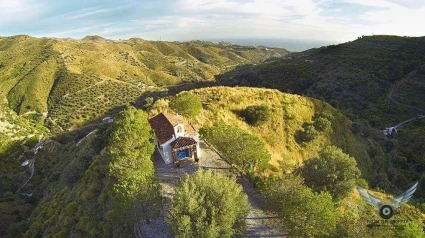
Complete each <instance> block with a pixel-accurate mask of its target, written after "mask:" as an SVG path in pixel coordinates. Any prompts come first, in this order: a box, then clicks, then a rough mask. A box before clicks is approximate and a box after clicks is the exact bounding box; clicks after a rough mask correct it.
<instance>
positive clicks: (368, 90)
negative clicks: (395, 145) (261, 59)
mask: <svg viewBox="0 0 425 238" xmlns="http://www.w3.org/2000/svg"><path fill="white" fill-rule="evenodd" d="M424 63H425V37H416V38H414V37H397V36H368V37H362V38H359V39H357V40H355V41H352V42H347V43H344V44H340V45H330V46H327V47H322V48H319V49H312V50H308V51H305V52H301V53H294V54H290V55H288V56H287V57H285V59H276V60H270V61H268V62H266V63H263V64H259V65H256V66H250V67H248V66H244V67H239V68H237V69H236V70H234V71H233V72H229V73H226V74H224V75H223V76H222V77H221V82H223V83H227V84H230V85H247V86H262V87H268V88H276V89H279V90H281V91H285V92H292V93H297V94H301V95H307V96H312V97H314V98H318V99H322V100H325V101H326V102H328V103H330V104H331V105H333V106H335V107H336V108H339V109H341V110H343V111H344V112H345V113H346V114H347V115H348V116H349V117H350V118H352V119H366V120H367V121H368V122H370V123H371V124H372V125H374V126H377V127H380V128H383V127H388V126H392V125H393V124H394V123H397V122H399V121H402V120H404V119H408V118H410V117H412V116H413V115H415V114H416V112H415V111H414V110H409V109H406V108H405V107H401V106H399V105H397V104H394V103H391V102H390V101H389V100H388V95H389V93H390V92H391V90H392V89H393V88H394V90H395V95H394V96H395V97H402V96H401V95H402V94H407V92H408V94H409V95H410V96H408V97H411V98H410V99H408V98H405V99H402V98H400V100H402V101H403V100H404V101H405V102H406V103H407V104H409V105H410V104H415V103H414V102H413V101H415V100H413V98H416V99H417V100H416V101H418V102H419V101H421V99H423V91H424V86H423V73H421V72H422V71H423V67H422V66H423V65H424ZM421 74H422V76H420V75H421ZM414 78H415V79H414ZM402 81H403V82H406V83H399V82H402ZM417 86H418V87H417ZM417 97H419V98H417ZM422 101H423V100H422ZM416 104H417V106H418V107H421V108H422V109H423V110H425V107H424V106H423V105H421V103H416Z"/></svg>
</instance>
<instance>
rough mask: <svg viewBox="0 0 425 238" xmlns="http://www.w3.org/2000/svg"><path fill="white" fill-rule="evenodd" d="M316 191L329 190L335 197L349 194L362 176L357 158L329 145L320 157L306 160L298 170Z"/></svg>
mask: <svg viewBox="0 0 425 238" xmlns="http://www.w3.org/2000/svg"><path fill="white" fill-rule="evenodd" d="M296 173H297V174H300V175H301V176H302V177H303V178H304V181H305V184H306V185H307V186H308V187H310V188H311V189H312V190H313V191H314V192H322V191H327V192H329V193H330V194H331V195H332V197H333V198H334V199H337V200H339V199H342V198H344V197H345V196H347V195H348V194H349V193H350V192H351V190H352V188H353V187H354V183H355V181H356V180H357V179H358V178H359V177H360V170H359V169H358V168H357V163H356V160H355V159H354V158H353V157H350V156H349V155H347V154H345V153H344V152H342V150H341V149H339V148H338V147H335V146H328V147H325V148H324V149H322V150H321V151H320V152H319V155H318V157H315V158H312V159H309V160H307V161H305V163H304V166H303V167H300V168H299V169H298V170H297V171H296Z"/></svg>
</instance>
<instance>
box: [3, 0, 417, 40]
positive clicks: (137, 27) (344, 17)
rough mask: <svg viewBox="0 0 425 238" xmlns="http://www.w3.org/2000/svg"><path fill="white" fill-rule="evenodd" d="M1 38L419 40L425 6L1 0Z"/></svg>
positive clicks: (297, 0) (361, 1) (407, 1)
mask: <svg viewBox="0 0 425 238" xmlns="http://www.w3.org/2000/svg"><path fill="white" fill-rule="evenodd" d="M0 10H1V14H0V35H1V36H11V35H17V34H26V35H31V36H36V37H59V38H67V37H71V38H76V39H80V38H83V37H84V36H87V35H100V36H102V37H105V38H108V39H129V38H132V37H139V38H143V39H147V40H169V41H186V40H195V39H202V40H209V39H228V40H231V39H275V40H276V39H277V40H278V39H286V40H288V39H290V40H292V41H300V42H314V41H317V42H335V43H336V42H346V41H350V40H354V39H356V38H357V37H359V36H362V35H372V34H375V35H378V34H390V35H401V36H424V35H425V27H424V25H423V24H424V23H425V0H338V1H336V0H174V1H173V0H156V1H154V0H138V1H135V0H125V1H119V0H114V1H111V0H72V1H63V0H0Z"/></svg>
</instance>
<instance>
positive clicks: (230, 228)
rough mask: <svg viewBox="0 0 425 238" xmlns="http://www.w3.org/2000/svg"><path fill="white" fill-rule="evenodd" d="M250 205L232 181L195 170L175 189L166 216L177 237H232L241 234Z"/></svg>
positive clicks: (218, 175)
mask: <svg viewBox="0 0 425 238" xmlns="http://www.w3.org/2000/svg"><path fill="white" fill-rule="evenodd" d="M248 211H249V204H248V199H247V196H246V195H245V194H244V193H243V191H242V187H241V186H240V185H238V184H237V183H236V182H235V180H234V179H233V178H228V177H227V176H225V175H223V174H219V173H213V172H211V171H204V170H198V171H197V172H196V173H195V174H192V175H186V177H185V178H184V179H183V180H182V181H181V184H180V185H179V186H178V187H177V188H176V189H175V193H174V196H173V198H172V201H171V206H170V210H169V213H168V219H169V223H170V224H171V228H172V229H173V231H174V234H175V235H176V237H211V238H212V237H232V236H233V235H234V234H236V233H238V232H241V231H243V224H244V221H243V220H241V219H242V218H243V217H245V216H246V215H247V214H248Z"/></svg>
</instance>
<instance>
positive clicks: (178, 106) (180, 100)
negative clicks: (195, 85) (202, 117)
mask: <svg viewBox="0 0 425 238" xmlns="http://www.w3.org/2000/svg"><path fill="white" fill-rule="evenodd" d="M170 107H171V108H172V109H173V110H174V111H176V112H177V113H180V114H182V115H183V116H185V117H187V118H194V117H196V116H197V115H198V114H199V113H200V112H201V109H202V103H201V101H200V100H199V98H198V97H197V96H196V95H194V94H192V93H188V92H184V93H181V94H179V95H177V96H176V97H174V98H173V99H172V100H171V102H170Z"/></svg>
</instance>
